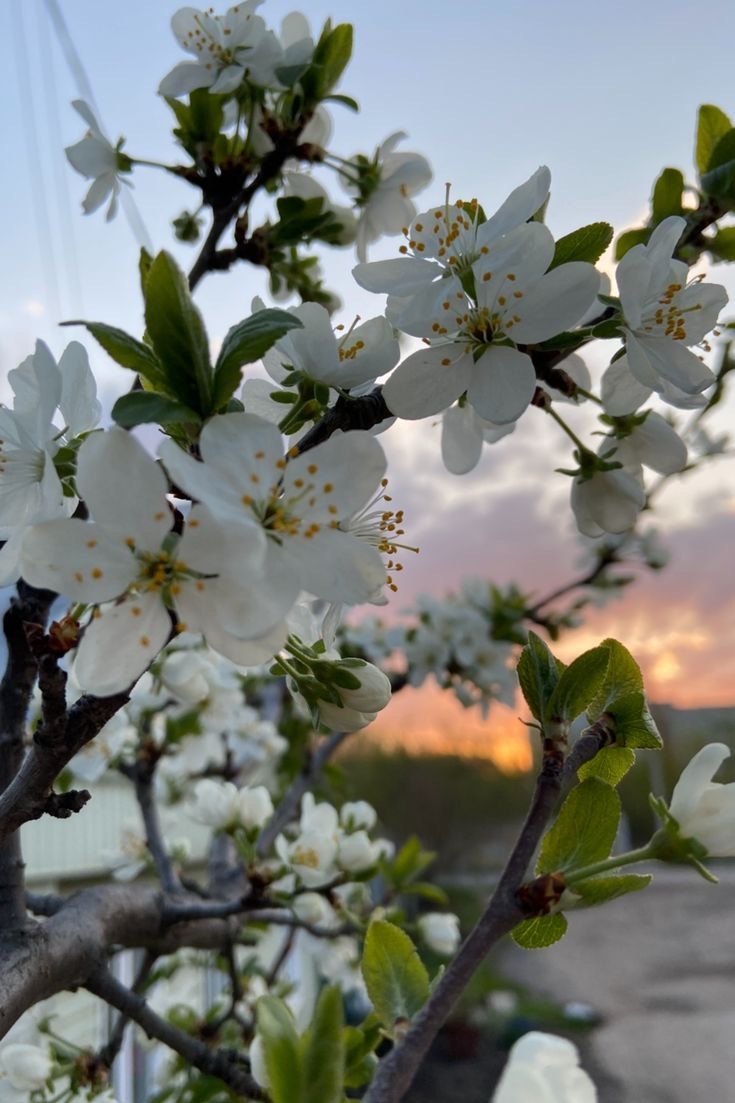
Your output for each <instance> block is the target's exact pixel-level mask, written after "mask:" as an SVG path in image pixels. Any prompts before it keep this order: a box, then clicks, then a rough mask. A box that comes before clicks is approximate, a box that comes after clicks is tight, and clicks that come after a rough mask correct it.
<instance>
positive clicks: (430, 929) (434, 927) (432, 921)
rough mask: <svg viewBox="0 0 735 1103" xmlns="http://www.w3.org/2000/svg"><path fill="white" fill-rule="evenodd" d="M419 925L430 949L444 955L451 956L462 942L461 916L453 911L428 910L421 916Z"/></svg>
mask: <svg viewBox="0 0 735 1103" xmlns="http://www.w3.org/2000/svg"><path fill="white" fill-rule="evenodd" d="M418 926H419V930H420V932H421V937H422V938H423V940H424V942H425V943H426V945H427V946H428V947H429V949H430V950H433V951H434V952H435V953H437V954H441V956H442V957H450V956H451V955H452V954H453V953H454V952H455V950H456V949H457V947H458V946H459V944H460V941H461V938H462V936H461V934H460V930H459V917H458V916H456V915H452V913H451V912H428V913H427V914H426V915H421V916H419V919H418Z"/></svg>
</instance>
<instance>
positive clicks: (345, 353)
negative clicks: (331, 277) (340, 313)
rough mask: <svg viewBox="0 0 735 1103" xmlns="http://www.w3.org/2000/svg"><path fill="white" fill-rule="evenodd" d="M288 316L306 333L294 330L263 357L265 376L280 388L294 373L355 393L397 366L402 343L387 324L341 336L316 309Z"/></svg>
mask: <svg viewBox="0 0 735 1103" xmlns="http://www.w3.org/2000/svg"><path fill="white" fill-rule="evenodd" d="M290 313H291V314H293V315H294V316H295V317H296V318H298V319H299V320H300V321H301V322H302V323H303V328H302V329H293V330H291V331H290V332H289V333H287V334H286V335H285V337H282V338H281V339H280V340H279V341H276V343H275V345H274V346H273V347H272V348H271V349H269V350H268V352H266V353H265V355H264V356H263V363H264V365H265V369H266V371H267V372H268V374H269V375H270V377H271V379H273V380H275V381H276V382H277V383H280V382H281V381H282V380H283V379H284V378H285V376H286V375H287V374H288V372H289V371H291V370H292V369H294V368H295V369H296V370H297V371H300V372H302V373H303V374H304V375H305V376H307V377H308V378H309V379H312V380H314V381H315V382H319V383H326V384H327V385H328V386H329V387H334V388H340V389H342V390H352V389H353V388H355V387H364V386H365V385H366V384H372V383H373V382H374V381H375V380H376V379H377V377H378V376H379V375H385V373H386V372H389V371H390V370H391V369H392V368H394V367H395V365H396V364H397V363H398V357H399V355H400V350H399V347H398V341H396V339H395V337H394V336H393V329H392V327H391V325H390V324H389V323H388V322H387V321H386V319H385V318H381V317H378V318H370V319H369V320H368V321H367V322H363V323H362V325H356V326H353V327H351V328H350V329H349V330H348V331H347V332H346V333H344V334H340V333H339V332H338V333H335V331H334V329H333V328H332V322H331V319H330V316H329V313H328V311H327V310H325V309H324V307H323V306H320V305H319V304H318V303H303V304H302V305H301V306H297V307H294V308H293V310H291V311H290ZM337 328H338V331H339V329H342V328H343V327H337Z"/></svg>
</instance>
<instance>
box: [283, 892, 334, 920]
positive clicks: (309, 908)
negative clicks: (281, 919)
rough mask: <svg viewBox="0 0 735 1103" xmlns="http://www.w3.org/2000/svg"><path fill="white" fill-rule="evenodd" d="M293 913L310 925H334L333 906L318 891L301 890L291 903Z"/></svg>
mask: <svg viewBox="0 0 735 1103" xmlns="http://www.w3.org/2000/svg"><path fill="white" fill-rule="evenodd" d="M291 906H292V908H293V911H294V915H295V916H296V918H297V919H300V920H301V921H302V923H310V924H311V925H312V927H331V926H333V925H334V921H335V918H336V917H335V914H334V908H333V907H332V906H331V904H330V903H329V901H328V900H325V899H324V897H323V896H320V895H319V893H318V892H301V893H299V895H298V896H297V897H296V899H295V900H294V901H293V904H292V905H291Z"/></svg>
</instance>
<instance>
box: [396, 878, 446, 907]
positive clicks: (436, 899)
mask: <svg viewBox="0 0 735 1103" xmlns="http://www.w3.org/2000/svg"><path fill="white" fill-rule="evenodd" d="M401 892H404V893H406V895H410V896H420V897H421V899H422V900H427V901H428V902H429V903H430V904H434V905H435V906H436V907H438V908H445V907H446V906H447V904H448V903H449V897H448V896H447V894H446V892H445V891H444V889H440V888H439V886H438V885H435V884H433V883H432V882H431V881H414V882H413V884H410V885H404V887H403V888H402V889H401Z"/></svg>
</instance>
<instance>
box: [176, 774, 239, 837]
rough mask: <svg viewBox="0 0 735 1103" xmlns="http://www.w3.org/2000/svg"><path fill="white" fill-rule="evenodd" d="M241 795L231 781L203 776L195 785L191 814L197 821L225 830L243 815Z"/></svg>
mask: <svg viewBox="0 0 735 1103" xmlns="http://www.w3.org/2000/svg"><path fill="white" fill-rule="evenodd" d="M240 795H241V794H239V793H238V791H237V787H236V786H235V785H233V784H232V782H231V781H215V780H214V779H213V778H202V780H201V781H198V782H197V783H196V785H195V786H194V794H193V800H192V802H191V805H190V807H189V814H190V816H191V818H192V819H193V820H196V821H197V823H203V824H206V825H207V827H213V828H214V829H215V831H224V830H227V828H230V827H234V826H235V824H236V823H237V822H238V821H239V819H240V816H241V806H240Z"/></svg>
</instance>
